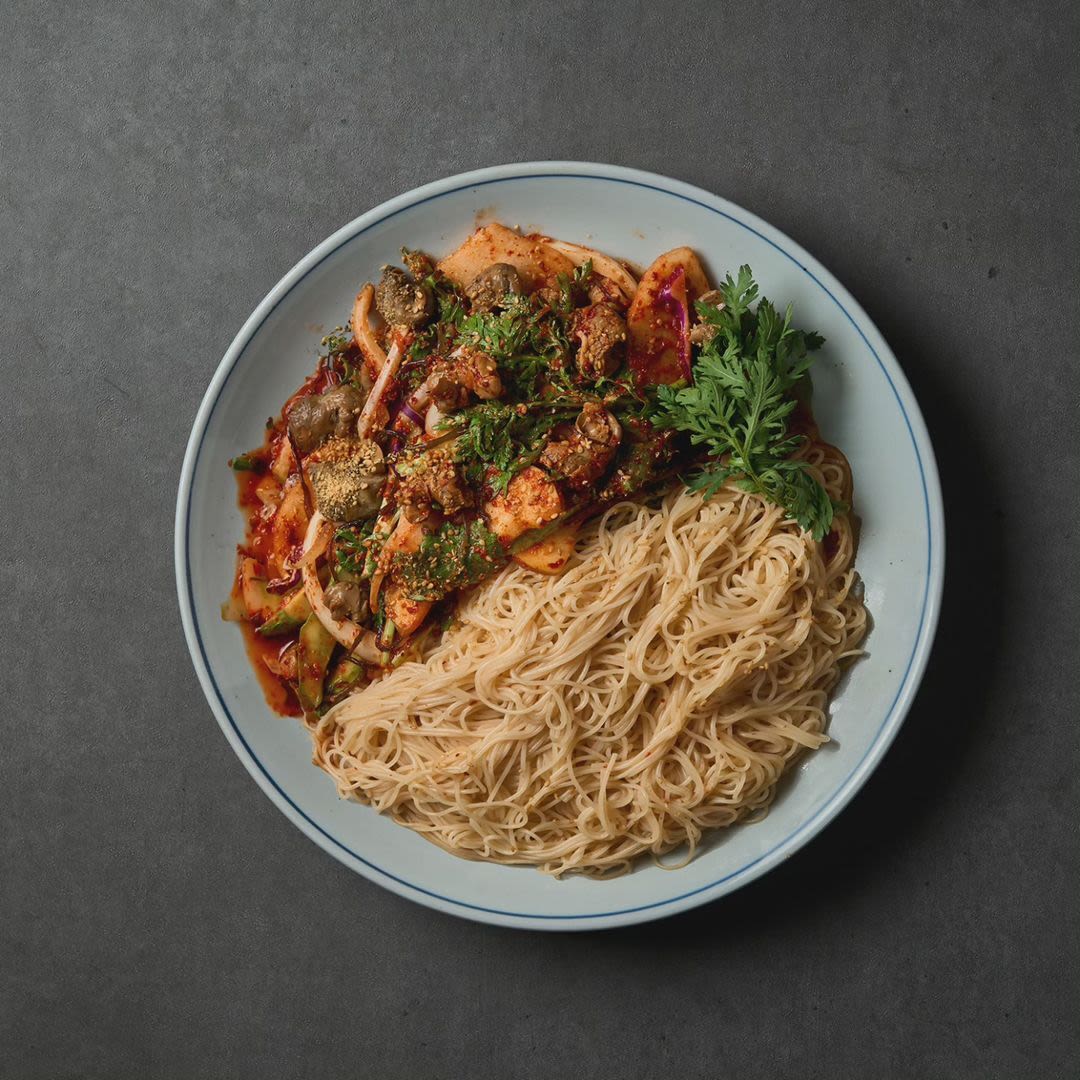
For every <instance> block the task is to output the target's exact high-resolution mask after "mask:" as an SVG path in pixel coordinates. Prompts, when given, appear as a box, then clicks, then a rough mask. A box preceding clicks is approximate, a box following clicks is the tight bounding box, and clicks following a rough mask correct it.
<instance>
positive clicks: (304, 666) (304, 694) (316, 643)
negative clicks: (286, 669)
mask: <svg viewBox="0 0 1080 1080" xmlns="http://www.w3.org/2000/svg"><path fill="white" fill-rule="evenodd" d="M336 644H337V642H336V641H334V638H333V635H332V634H331V633H330V631H329V630H327V629H326V627H324V626H323V624H322V623H321V622H319V620H318V619H317V618H316V617H315V616H314V615H309V616H308V617H307V619H306V620H305V621H304V625H303V626H301V627H300V640H299V645H298V652H297V656H296V671H297V674H298V676H299V679H300V685H299V686H298V688H297V693H298V695H299V697H300V704H301V705H303V707H304V708H305V709H306V710H307V711H308V712H314V711H315V710H316V709H317V708H318V707H319V706H320V705H321V704H322V699H323V680H324V679H325V678H326V668H327V666H328V665H329V663H330V657H331V655H332V654H333V652H334V646H335V645H336Z"/></svg>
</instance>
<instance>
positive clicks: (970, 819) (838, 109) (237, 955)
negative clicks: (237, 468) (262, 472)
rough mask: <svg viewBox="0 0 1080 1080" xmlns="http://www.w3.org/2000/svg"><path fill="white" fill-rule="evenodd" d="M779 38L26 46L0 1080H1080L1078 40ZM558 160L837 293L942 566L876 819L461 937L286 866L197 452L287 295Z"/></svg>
mask: <svg viewBox="0 0 1080 1080" xmlns="http://www.w3.org/2000/svg"><path fill="white" fill-rule="evenodd" d="M787 6H788V5H783V7H787ZM781 7H782V5H777V4H771V3H767V2H762V0H751V2H744V3H741V4H733V3H732V4H717V5H714V6H711V7H708V6H704V5H701V6H698V7H695V8H692V9H683V8H681V7H680V6H679V5H674V4H634V5H629V4H627V5H617V6H616V5H610V6H609V5H603V4H589V5H580V6H579V5H570V4H562V5H548V4H539V3H534V4H530V5H521V6H520V7H517V8H514V9H511V8H510V7H509V6H506V7H500V9H499V13H498V14H494V15H492V14H485V12H484V9H485V5H483V4H480V3H461V4H456V5H449V4H447V5H445V6H442V5H437V4H429V5H425V6H413V5H411V4H405V3H401V4H397V5H394V6H393V9H392V10H380V9H379V8H377V7H375V6H372V5H367V4H361V3H338V4H326V3H322V2H316V3H305V4H295V5H290V4H287V3H284V2H279V0H269V2H266V0H264V2H261V3H250V4H249V3H244V4H235V3H220V2H207V3H201V4H194V5H185V4H182V3H181V4H166V3H161V2H158V3H153V4H149V5H146V4H131V5H124V4H121V3H112V2H109V3H96V4H94V3H87V4H70V5H62V4H56V5H51V6H49V5H40V4H35V3H32V2H28V0H14V2H13V0H7V2H6V3H4V5H3V10H2V12H0V364H2V371H0V428H2V436H3V446H2V452H3V467H2V468H0V515H2V516H0V529H2V544H0V597H2V600H0V605H2V607H3V613H4V614H3V620H2V623H3V629H2V631H0V634H2V641H0V694H2V697H3V701H4V703H5V710H4V711H5V720H4V735H3V740H2V743H0V811H2V817H0V851H2V860H3V861H2V866H0V1075H2V1076H3V1077H5V1078H6V1077H15V1078H23V1077H129V1076H130V1077H137V1076H140V1077H141V1076H177V1077H196V1076H199V1077H202V1076H205V1077H259V1078H271V1077H273V1078H276V1077H307V1076H322V1077H330V1076H338V1075H342V1076H344V1075H350V1076H364V1077H374V1078H389V1077H410V1078H417V1080H419V1078H428V1077H432V1078H434V1077H442V1078H457V1077H466V1078H469V1080H486V1078H491V1080H502V1078H508V1077H515V1076H521V1077H545V1078H546V1077H554V1076H563V1075H565V1076H570V1077H583V1078H584V1077H589V1078H591V1077H597V1078H619V1080H627V1078H638V1077H650V1078H652V1077H664V1076H674V1077H679V1078H687V1080H689V1078H696V1077H739V1078H746V1077H770V1078H777V1077H792V1078H800V1080H802V1078H815V1077H821V1078H830V1080H831V1078H837V1077H845V1078H846V1077H854V1078H862V1077H875V1078H889V1077H950V1078H951V1077H972V1078H974V1077H980V1078H983V1077H1010V1078H1011V1077H1039V1078H1048V1077H1066V1076H1069V1077H1073V1076H1076V1075H1077V1073H1078V1070H1080V1049H1078V1031H1077V1015H1078V1009H1080V1000H1078V999H1080V995H1078V978H1077V934H1078V930H1080V919H1078V914H1080V904H1078V903H1077V892H1078V888H1077V887H1078V884H1080V882H1078V872H1077V871H1078V844H1077V827H1076V812H1077V789H1078V783H1077V771H1078V766H1080V760H1078V754H1077V722H1078V715H1077V712H1078V710H1077V705H1078V693H1077V690H1078V685H1077V659H1078V649H1077V637H1078V635H1077V629H1078V620H1077V611H1078V600H1077V591H1078V588H1080V580H1078V574H1077V558H1076V557H1077V553H1078V551H1077V542H1076V525H1077V509H1078V482H1080V469H1078V460H1077V457H1078V453H1077V439H1076V436H1077V412H1078V409H1077V405H1078V379H1077V363H1078V356H1077V352H1078V347H1077V341H1078V337H1080V325H1078V318H1077V315H1078V311H1077V286H1078V281H1077V273H1076V268H1077V250H1078V243H1077V242H1078V235H1077V234H1078V228H1077V222H1078V213H1077V211H1078V206H1077V184H1076V178H1077V170H1078V166H1080V154H1078V126H1077V115H1078V105H1080V102H1078V98H1080V93H1078V77H1077V63H1076V50H1077V42H1078V38H1080V22H1078V17H1077V9H1076V6H1075V5H1074V4H1071V3H1066V2H1059V3H1045V4H1029V3H1023V2H1010V3H986V4H975V3H970V4H963V3H955V2H948V0H928V2H926V3H921V4H920V3H895V2H894V3H881V4H869V5H862V6H861V7H856V5H854V4H853V5H850V6H848V5H845V4H818V3H802V4H800V5H797V8H798V14H795V13H794V11H788V12H783V13H782V12H781V10H780V9H781ZM790 7H792V9H794V8H795V7H796V5H790ZM76 8H77V9H78V10H75V9H76ZM553 157H566V158H580V159H594V160H599V161H604V160H607V161H612V162H618V163H623V164H629V165H635V166H639V167H643V168H646V169H654V170H657V171H660V172H664V173H668V174H670V175H672V176H676V177H678V178H680V179H684V180H688V181H691V182H693V183H697V184H700V185H702V186H704V187H706V188H709V189H711V190H713V191H716V192H718V193H719V194H722V195H725V196H727V197H729V198H731V199H733V200H735V201H736V202H738V203H741V204H742V205H743V206H746V207H748V208H749V209H751V210H753V211H756V212H757V213H759V214H761V215H763V216H764V217H766V218H767V219H768V220H770V221H771V222H773V223H774V224H776V225H777V226H779V227H780V228H781V229H783V230H785V231H787V232H788V233H790V234H791V235H792V236H794V237H795V238H796V239H797V240H799V241H800V242H802V243H803V244H805V245H806V246H807V247H808V248H809V249H810V250H811V251H813V252H814V253H815V254H817V255H818V256H819V257H820V258H821V259H822V260H823V261H824V262H825V263H826V265H828V266H829V267H830V268H831V269H832V270H833V271H834V272H835V273H836V274H837V275H838V276H839V277H840V278H841V280H843V281H845V282H846V283H847V284H848V285H849V286H850V287H851V288H852V290H853V291H854V293H855V294H856V296H857V297H858V298H859V300H860V301H861V302H862V303H863V304H864V305H865V307H866V308H867V309H868V311H869V312H870V314H871V316H872V317H873V318H874V319H875V320H876V321H877V323H878V325H879V326H880V327H881V329H882V331H883V332H884V334H885V336H886V337H887V338H888V339H889V340H890V342H891V343H892V345H893V347H894V349H895V350H896V352H897V354H898V356H899V358H900V361H901V363H902V364H903V366H904V368H905V370H906V371H907V373H908V375H909V377H910V378H911V381H912V383H913V384H914V387H915V390H916V393H917V394H918V395H919V398H920V400H921V401H922V403H923V406H924V409H925V412H926V416H927V420H928V423H929V425H930V429H931V434H932V436H933V438H934V440H935V444H936V446H937V450H938V455H939V459H940V464H941V472H942V478H943V482H944V488H945V499H946V507H947V515H948V528H949V568H948V581H947V588H946V597H945V608H944V614H943V617H942V623H941V631H940V634H939V643H938V647H937V649H936V651H935V655H934V658H933V660H932V663H931V667H930V671H929V674H928V675H927V678H926V681H925V684H924V687H923V690H922V692H921V693H920V695H919V698H918V701H917V704H916V706H915V708H914V710H913V712H912V715H911V717H910V719H909V720H908V723H907V726H906V728H905V730H904V732H903V733H902V735H901V737H900V739H899V741H898V743H897V744H896V746H895V748H894V749H893V750H892V751H891V752H890V754H889V756H888V758H887V759H886V761H885V763H884V765H883V766H882V768H881V769H880V771H879V773H878V774H877V775H876V776H875V777H874V779H873V780H872V781H871V783H870V784H869V786H868V787H867V788H866V790H865V791H864V792H863V793H862V794H861V795H860V796H859V797H858V799H857V800H856V801H855V803H854V804H853V805H852V806H851V807H850V808H849V809H848V810H847V811H846V812H845V813H844V814H843V815H842V817H841V818H840V819H839V820H838V821H837V822H836V823H835V824H833V825H832V826H831V827H830V828H829V829H828V830H827V831H826V833H825V834H824V835H823V836H822V837H821V838H819V839H818V840H816V841H815V842H813V843H812V844H811V845H810V846H809V847H808V848H806V849H805V850H804V851H803V852H801V853H800V854H799V855H798V856H796V857H795V858H794V859H792V860H791V861H790V862H789V863H788V864H786V865H785V866H784V867H782V868H781V869H780V870H778V871H776V872H774V873H772V874H770V875H769V876H768V877H767V878H765V879H763V880H761V881H760V882H758V883H756V884H754V885H752V886H751V887H749V888H747V889H745V890H744V891H743V892H741V893H739V894H737V895H735V896H733V897H731V898H729V899H727V900H724V901H721V902H719V903H716V904H713V905H711V906H709V907H706V908H704V909H701V910H699V911H697V912H695V913H691V914H689V915H686V916H682V917H678V918H675V919H671V920H669V921H667V922H664V923H658V924H655V925H652V926H646V927H642V928H638V929H631V930H626V931H616V932H608V933H598V934H592V935H583V936H559V935H554V936H548V935H539V934H528V933H524V932H512V931H505V930H497V929H492V928H488V927H481V926H476V925H472V924H468V923H465V922H462V921H458V920H455V919H453V918H450V917H448V916H442V915H437V914H434V913H432V912H429V911H427V910H424V909H422V908H420V907H416V906H414V905H412V904H410V903H407V902H406V901H404V900H399V899H397V898H395V897H393V896H391V895H390V894H388V893H385V892H383V891H382V890H380V889H378V888H376V887H375V886H374V885H370V884H368V883H367V882H365V881H363V880H362V879H360V878H358V877H356V876H354V875H353V874H351V873H350V872H348V871H347V870H345V869H344V868H342V867H341V866H339V865H338V864H337V863H336V862H335V861H333V860H332V859H330V858H329V857H327V856H326V855H324V854H322V853H321V852H320V851H319V850H318V849H317V848H316V847H315V846H314V845H313V844H311V843H310V842H309V841H308V840H306V839H305V838H304V837H303V836H302V835H301V834H300V833H299V832H298V831H296V830H295V829H294V828H293V827H292V826H291V825H290V824H288V823H287V822H286V820H285V819H284V818H283V817H282V816H281V815H280V814H279V812H278V811H277V810H276V809H274V807H273V806H272V805H271V804H270V802H269V801H268V800H267V799H266V798H265V797H264V796H263V795H262V794H261V793H260V792H259V790H258V789H257V788H256V786H255V785H254V784H253V783H252V782H251V780H250V779H249V778H248V776H247V775H246V774H245V772H244V770H243V768H242V767H241V765H240V764H239V762H238V761H237V760H236V759H235V757H234V756H233V754H232V753H231V752H230V751H229V749H228V747H227V745H226V743H225V740H224V739H223V738H222V736H221V735H220V733H219V732H218V730H217V727H216V725H215V724H214V721H213V718H212V716H211V714H210V710H209V708H208V707H207V705H206V704H205V702H204V701H203V698H202V695H201V693H200V691H199V687H198V685H197V683H196V680H195V677H194V674H193V672H192V670H191V665H190V663H189V661H188V657H187V653H186V650H185V647H184V643H183V638H182V635H181V631H180V624H179V618H178V615H177V611H176V601H175V595H174V586H173V570H172V540H171V537H172V517H173V500H174V496H175V488H176V483H177V477H178V472H179V468H180V461H181V456H182V453H183V448H184V443H185V440H186V438H187V433H188V430H189V427H190V425H191V422H192V419H193V416H194V413H195V409H196V407H197V405H198V402H199V400H200V398H201V396H202V393H203V389H204V387H205V386H206V383H207V382H208V380H209V378H210V376H211V373H212V372H213V370H214V368H215V366H216V364H217V363H218V360H219V358H220V356H221V353H222V352H223V351H224V349H225V347H226V345H227V344H228V343H229V341H230V340H231V338H232V335H233V334H234V332H235V331H236V329H237V328H238V327H239V326H240V324H241V323H242V322H243V320H244V318H245V317H246V316H247V315H248V313H249V312H250V311H251V309H252V308H253V307H254V306H255V304H256V303H257V302H258V300H259V299H260V298H261V297H262V296H263V294H264V293H265V292H266V291H267V290H268V289H269V287H270V286H271V285H272V284H273V283H274V282H275V281H276V280H277V278H278V277H279V276H280V275H281V274H282V273H283V272H284V271H285V270H287V269H288V268H289V267H290V266H291V265H292V264H293V262H295V261H296V260H297V259H298V258H299V257H300V256H301V255H303V254H304V253H305V252H306V251H307V250H308V249H309V248H311V247H312V246H313V245H314V244H315V243H316V242H317V241H319V240H320V239H322V238H323V237H324V236H325V235H327V234H328V233H329V232H331V231H332V230H333V229H335V228H336V227H337V226H339V225H341V224H343V223H344V222H346V221H348V220H349V219H351V218H352V217H354V216H355V215H357V214H358V213H360V212H362V211H363V210H365V209H367V208H369V207H371V206H373V205H375V204H376V203H378V202H380V201H381V200H383V199H385V198H387V197H389V196H391V195H394V194H396V193H398V192H400V191H402V190H405V189H407V188H410V187H412V186H414V185H416V184H418V183H422V182H424V181H428V180H432V179H435V178H437V177H440V176H443V175H445V174H448V173H452V172H457V171H459V170H463V169H469V168H474V167H478V166H483V165H489V164H495V163H499V162H503V161H507V160H515V159H517V160H522V159H530V158H553Z"/></svg>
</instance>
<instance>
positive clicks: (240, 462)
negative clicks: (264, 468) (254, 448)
mask: <svg viewBox="0 0 1080 1080" xmlns="http://www.w3.org/2000/svg"><path fill="white" fill-rule="evenodd" d="M229 468H230V469H235V470H236V472H255V471H256V470H257V469H258V468H259V459H258V458H255V457H252V456H251V454H237V455H236V457H234V458H232V459H230V461H229Z"/></svg>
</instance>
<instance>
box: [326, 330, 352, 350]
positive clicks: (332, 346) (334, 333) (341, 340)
mask: <svg viewBox="0 0 1080 1080" xmlns="http://www.w3.org/2000/svg"><path fill="white" fill-rule="evenodd" d="M352 340H353V335H352V331H351V330H349V329H347V328H346V327H344V326H335V327H334V329H333V330H331V331H330V333H329V334H327V335H326V336H325V337H324V338H323V339H322V341H320V342H319V346H320V348H321V349H322V353H321V355H322V356H333V355H334V353H339V352H344V351H345V350H346V349H347V348H348V347H349V346H350V345H351V344H352Z"/></svg>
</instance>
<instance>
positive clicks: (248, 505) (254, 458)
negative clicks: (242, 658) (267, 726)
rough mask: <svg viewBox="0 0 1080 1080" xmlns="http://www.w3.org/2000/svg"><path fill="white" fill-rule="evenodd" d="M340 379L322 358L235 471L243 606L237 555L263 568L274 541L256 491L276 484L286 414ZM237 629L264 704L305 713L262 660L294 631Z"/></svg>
mask: <svg viewBox="0 0 1080 1080" xmlns="http://www.w3.org/2000/svg"><path fill="white" fill-rule="evenodd" d="M339 381H340V378H339V376H338V374H337V372H336V371H334V370H333V368H332V366H331V365H330V364H329V363H327V361H326V360H325V359H324V360H320V361H319V366H318V368H316V370H315V371H314V372H313V373H312V374H311V375H309V376H308V377H307V378H306V379H305V380H304V383H303V385H302V386H301V387H300V388H299V389H298V390H297V391H296V393H295V394H293V395H292V396H291V397H290V398H289V399H288V400H287V401H286V402H285V404H284V406H283V407H282V409H281V412H280V414H279V415H278V417H277V419H275V420H274V421H273V422H272V423H270V424H268V425H267V428H266V437H265V439H264V441H263V444H262V446H260V447H259V448H258V449H257V450H253V451H251V452H250V453H248V454H245V455H244V456H245V457H246V458H247V459H248V460H249V461H250V462H251V463H252V465H253V466H254V468H251V469H243V470H238V471H237V472H236V474H235V475H236V487H237V492H236V495H237V504H238V505H239V507H240V510H241V512H242V513H243V514H244V516H245V518H246V521H247V525H246V528H245V535H244V542H243V543H242V544H238V545H237V549H236V550H237V554H238V556H239V558H238V560H237V573H236V577H235V579H234V581H233V592H232V595H233V599H234V603H236V604H238V605H239V606H240V607H241V608H242V607H243V600H242V596H241V588H240V571H239V561H240V558H252V559H255V560H257V561H258V563H259V564H260V565H261V566H262V567H263V568H264V569H266V568H267V562H268V558H269V556H270V553H271V551H272V550H273V545H274V542H275V537H274V508H273V507H272V506H268V505H267V504H266V503H264V502H263V500H262V499H261V498H260V497H259V491H260V489H262V490H265V489H266V488H267V487H280V485H279V484H278V482H277V480H276V479H275V478H274V477H273V474H272V473H271V472H270V469H271V466H272V465H273V463H274V461H275V460H276V459H277V456H278V454H279V453H280V452H281V449H282V445H283V443H284V442H285V440H286V439H287V437H288V436H287V434H286V424H287V418H288V415H289V412H290V410H291V409H292V407H293V406H294V405H295V404H296V402H297V401H299V400H300V399H301V398H305V397H309V396H311V395H312V394H321V393H322V392H323V391H324V390H327V389H329V388H330V387H331V386H334V385H335V384H336V383H338V382H339ZM240 629H241V632H242V633H243V635H244V647H245V649H246V650H247V654H248V659H249V660H250V661H251V666H252V668H253V669H254V671H255V675H256V677H257V678H258V680H259V685H260V686H261V687H262V690H263V694H264V696H265V697H266V703H267V705H269V706H270V708H271V709H273V710H274V712H276V713H277V714H278V715H279V716H301V715H303V710H302V709H301V708H300V703H299V701H297V698H296V694H295V693H294V692H293V689H292V687H291V685H290V684H289V683H288V681H287V680H285V679H283V678H281V677H279V676H277V675H275V674H274V673H273V672H272V671H271V670H270V668H269V667H267V664H266V661H267V660H269V661H271V662H274V661H275V660H276V659H277V657H278V656H279V655H280V653H281V652H282V651H283V650H284V649H285V648H287V647H288V646H289V645H290V644H292V643H293V642H295V641H296V636H297V635H296V632H295V631H294V632H293V633H291V634H284V635H281V636H279V637H272V638H264V637H260V636H259V635H258V634H256V633H255V627H254V625H253V624H252V623H250V622H248V621H247V620H244V621H242V622H241V623H240Z"/></svg>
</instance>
